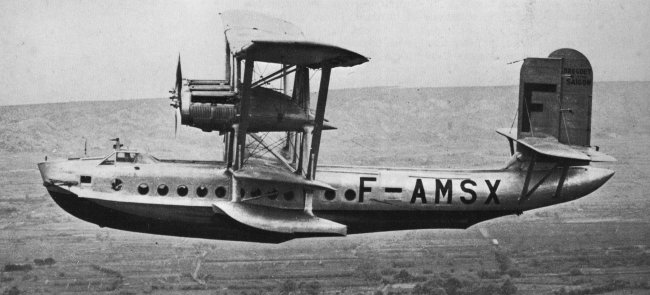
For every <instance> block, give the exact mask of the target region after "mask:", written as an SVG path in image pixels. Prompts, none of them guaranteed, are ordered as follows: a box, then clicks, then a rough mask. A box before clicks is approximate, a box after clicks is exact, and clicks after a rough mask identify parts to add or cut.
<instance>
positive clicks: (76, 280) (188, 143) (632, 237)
mask: <svg viewBox="0 0 650 295" xmlns="http://www.w3.org/2000/svg"><path fill="white" fill-rule="evenodd" d="M517 91H518V89H517V87H514V86H513V87H475V88H427V89H401V88H372V89H351V90H337V91H332V92H331V94H330V97H331V98H330V100H329V103H330V108H329V109H328V113H327V118H328V119H329V120H330V122H331V123H333V124H334V125H335V126H337V127H338V128H339V130H337V131H331V132H329V133H328V134H326V135H325V136H324V146H323V148H322V150H323V154H322V157H323V161H322V162H323V163H332V164H355V165H357V164H358V165H389V166H423V167H441V168H446V167H486V166H487V167H489V166H491V167H495V166H497V167H498V166H500V165H502V164H503V163H504V162H505V160H506V159H507V156H508V147H507V142H506V141H505V140H504V139H502V138H500V137H499V136H498V135H496V133H494V132H493V130H494V129H496V128H498V127H509V126H510V124H511V122H512V119H513V116H514V113H515V109H516V103H517ZM648 96H650V83H648V82H634V83H626V82H610V83H599V84H596V87H595V89H594V105H593V109H594V113H593V123H592V125H593V131H592V142H593V144H595V145H600V146H601V150H602V151H604V152H606V153H608V154H611V155H613V156H614V157H616V158H617V159H618V160H619V161H618V162H616V163H609V164H607V165H603V166H606V167H609V168H611V169H613V170H616V172H617V174H616V176H615V177H614V178H613V179H612V180H610V182H609V183H607V184H606V185H605V186H604V187H603V188H601V189H599V190H598V191H597V192H595V193H594V194H592V195H590V196H588V197H585V198H582V199H580V200H577V201H575V202H572V203H568V204H563V205H559V206H555V207H551V208H543V209H538V210H534V211H529V212H526V213H524V214H523V215H521V216H509V217H504V218H500V219H496V220H492V221H489V222H485V223H481V224H478V225H475V226H473V227H471V228H470V229H468V230H419V231H400V232H390V233H377V234H364V235H352V236H348V237H345V238H318V239H302V240H294V241H289V242H287V243H283V244H278V245H269V244H255V243H240V242H225V241H212V240H201V239H186V238H176V237H164V236H156V235H147V234H137V233H130V232H123V231H118V230H113V229H106V228H99V227H97V226H95V225H92V224H88V223H85V222H83V221H80V220H78V219H76V218H74V217H71V216H70V215H68V214H67V213H65V212H64V211H63V210H62V209H60V208H59V207H58V206H56V204H55V203H54V202H53V201H52V200H51V199H50V198H49V197H48V196H47V194H46V192H45V189H44V188H43V187H42V185H41V181H40V177H39V175H38V172H37V170H36V169H35V163H36V162H38V161H40V160H42V159H43V157H44V156H45V155H48V156H49V157H50V158H52V157H66V156H70V155H79V154H81V153H83V142H84V137H85V138H87V139H88V143H89V154H102V153H105V152H107V151H108V150H109V148H110V143H109V142H108V141H106V139H108V138H112V137H116V136H120V137H122V138H124V139H126V141H127V144H128V145H131V146H132V147H139V148H142V149H145V150H149V151H150V152H151V153H153V154H154V155H157V156H161V157H168V158H170V157H175V158H217V157H218V156H219V150H220V149H221V147H220V144H219V142H220V141H219V138H218V137H217V136H216V134H204V133H202V132H200V131H198V130H191V129H189V128H187V127H183V128H181V129H180V132H179V135H178V137H177V138H174V135H173V113H172V110H171V109H169V108H168V107H166V105H167V102H166V101H165V100H128V101H120V102H93V103H86V102H84V103H65V104H50V105H32V106H9V107H1V108H0V111H2V113H3V116H2V117H1V118H0V126H2V127H0V180H1V181H0V229H1V231H0V237H1V238H0V263H1V264H0V268H1V270H2V272H1V273H0V292H6V293H7V294H12V293H11V292H14V291H15V292H22V293H41V292H43V293H50V292H51V293H67V292H78V293H90V292H92V293H101V292H104V293H111V294H115V293H119V294H122V293H156V294H158V293H178V292H180V291H184V290H191V291H192V292H194V293H201V292H204V293H206V294H226V293H227V294H244V293H245V294H257V293H261V294H266V293H294V294H296V293H306V294H314V293H324V294H336V293H340V294H359V293H361V294H375V293H376V292H378V291H380V292H382V293H383V294H389V293H391V292H393V293H400V292H401V293H405V294H409V293H417V292H421V294H444V293H442V292H445V293H447V294H511V293H508V291H512V290H514V289H513V288H512V287H513V286H514V287H515V288H516V290H517V293H518V294H630V293H632V294H648V293H650V286H649V285H648V282H649V281H650V249H649V247H650V231H649V230H648V228H649V227H648V226H649V225H650V217H649V216H648V215H647V214H646V212H648V211H649V209H650V208H649V207H650V202H648V199H647V196H646V195H645V192H646V191H648V190H650V184H649V183H648V182H647V179H648V178H649V176H650V175H649V174H650V157H649V156H648V154H647V146H648V143H650V132H649V131H648V130H650V119H649V118H650V116H648V115H650V114H649V110H650V107H649V104H650V103H649V102H648V99H647V98H648ZM436 292H437V293H436ZM13 294H17V293H13Z"/></svg>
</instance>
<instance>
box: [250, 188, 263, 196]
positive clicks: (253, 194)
mask: <svg viewBox="0 0 650 295" xmlns="http://www.w3.org/2000/svg"><path fill="white" fill-rule="evenodd" d="M261 195H262V191H261V190H260V189H259V188H257V189H255V190H254V191H253V192H251V197H253V198H255V197H259V196H261Z"/></svg>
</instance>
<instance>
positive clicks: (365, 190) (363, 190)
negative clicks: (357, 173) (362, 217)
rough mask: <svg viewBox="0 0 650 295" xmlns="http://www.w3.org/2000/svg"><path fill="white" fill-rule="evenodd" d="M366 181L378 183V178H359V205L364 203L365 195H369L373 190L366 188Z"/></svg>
mask: <svg viewBox="0 0 650 295" xmlns="http://www.w3.org/2000/svg"><path fill="white" fill-rule="evenodd" d="M366 181H377V178H376V177H360V178H359V203H361V202H363V193H369V192H371V191H372V188H371V187H369V186H366Z"/></svg>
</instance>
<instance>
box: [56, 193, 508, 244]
mask: <svg viewBox="0 0 650 295" xmlns="http://www.w3.org/2000/svg"><path fill="white" fill-rule="evenodd" d="M48 192H49V194H50V196H51V197H52V199H53V200H54V201H55V202H56V203H57V205H59V207H61V208H62V209H64V210H65V211H66V212H68V213H69V214H71V215H73V216H75V217H77V218H79V219H81V220H84V221H87V222H90V223H94V224H97V225H98V226H100V227H109V228H114V229H119V230H126V231H133V232H141V233H150V234H160V235H170V236H181V237H192V238H205V239H218V240H234V241H250V242H266V243H280V242H284V241H287V240H290V239H294V238H299V237H303V238H304V237H310V236H323V235H307V234H281V233H272V232H268V231H263V230H259V229H256V228H253V227H249V226H246V225H243V224H241V223H239V222H236V221H235V220H233V219H231V218H229V217H228V216H226V215H221V214H215V213H214V212H213V210H212V209H211V208H209V207H201V206H196V207H188V206H173V205H159V204H133V203H123V202H114V201H102V200H93V199H87V198H83V197H79V196H77V195H75V194H73V193H71V192H69V191H67V190H65V189H63V188H60V187H58V186H55V187H52V188H48ZM126 207H128V209H127V210H123V209H124V208H126ZM130 212H133V213H130ZM138 212H139V213H138ZM515 213H516V212H515V211H489V212H480V211H476V212H473V211H456V212H436V213H435V214H433V213H432V212H425V211H419V212H406V211H403V212H395V211H363V212H358V211H355V212H352V211H346V210H336V211H335V210H321V211H315V212H314V214H315V215H317V216H319V217H321V218H326V219H330V220H333V221H336V222H339V223H343V224H346V225H348V233H349V234H359V233H368V232H379V231H391V230H408V229H426V228H467V227H469V226H471V225H473V224H476V223H478V222H481V221H485V220H488V219H492V218H496V217H500V216H504V215H510V214H515ZM146 215H149V216H152V217H145V216H146ZM153 216H157V217H158V218H156V217H153Z"/></svg>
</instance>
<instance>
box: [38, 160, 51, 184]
mask: <svg viewBox="0 0 650 295" xmlns="http://www.w3.org/2000/svg"><path fill="white" fill-rule="evenodd" d="M50 170H51V165H50V163H49V162H41V163H38V171H40V172H41V178H42V179H43V183H48V182H50V175H51V171H50Z"/></svg>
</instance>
